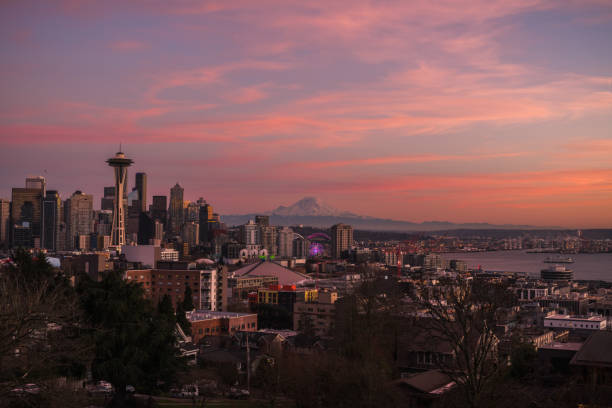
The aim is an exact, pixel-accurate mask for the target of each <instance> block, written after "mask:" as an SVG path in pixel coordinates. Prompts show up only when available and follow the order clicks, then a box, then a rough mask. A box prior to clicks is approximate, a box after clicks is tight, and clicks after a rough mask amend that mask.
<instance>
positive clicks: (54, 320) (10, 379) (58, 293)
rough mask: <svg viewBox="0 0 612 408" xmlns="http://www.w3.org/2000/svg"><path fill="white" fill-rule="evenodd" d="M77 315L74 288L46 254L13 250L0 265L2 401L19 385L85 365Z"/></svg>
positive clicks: (51, 378)
mask: <svg viewBox="0 0 612 408" xmlns="http://www.w3.org/2000/svg"><path fill="white" fill-rule="evenodd" d="M79 316H80V313H79V307H78V303H77V299H76V296H75V294H74V291H73V288H72V287H70V285H69V284H68V282H67V281H66V280H65V279H64V278H63V277H62V276H60V275H59V274H58V273H57V271H55V270H53V268H52V267H51V266H50V265H49V264H48V263H47V261H46V259H45V258H44V256H42V255H41V256H39V257H38V258H37V259H33V258H32V257H30V256H29V255H28V254H25V253H17V254H16V262H15V264H14V265H10V266H8V267H4V268H3V269H2V270H0V400H2V399H3V397H4V396H6V395H7V394H8V393H10V392H11V390H13V389H14V388H15V387H18V386H19V385H20V384H23V383H32V382H40V383H42V382H49V381H50V382H51V383H52V384H53V383H55V380H56V379H57V378H58V377H61V376H69V375H70V374H73V375H74V374H76V371H79V369H80V370H81V371H83V370H84V367H85V366H84V364H82V362H83V361H86V360H87V357H88V356H89V352H90V347H89V346H88V345H86V344H84V343H83V342H82V341H81V338H80V336H79Z"/></svg>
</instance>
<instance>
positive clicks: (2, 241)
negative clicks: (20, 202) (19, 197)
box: [0, 198, 11, 247]
mask: <svg viewBox="0 0 612 408" xmlns="http://www.w3.org/2000/svg"><path fill="white" fill-rule="evenodd" d="M10 225H11V202H10V201H9V200H5V199H3V198H0V247H7V246H8V245H9V238H10V236H9V232H10Z"/></svg>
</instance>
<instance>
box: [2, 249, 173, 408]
mask: <svg viewBox="0 0 612 408" xmlns="http://www.w3.org/2000/svg"><path fill="white" fill-rule="evenodd" d="M13 259H14V263H13V264H11V265H8V266H6V267H4V268H3V269H2V270H1V271H0V401H1V402H0V405H3V406H22V405H24V404H26V405H28V406H49V407H54V406H64V407H70V406H85V405H87V404H86V401H87V399H86V395H85V393H83V392H78V391H79V390H78V389H77V390H74V389H72V390H71V389H67V388H66V387H61V386H60V384H62V383H69V384H75V383H77V384H78V383H80V382H82V381H84V380H85V379H86V378H87V376H88V375H91V378H92V379H93V381H94V382H96V381H98V380H105V381H107V382H110V383H111V384H112V385H113V388H114V390H115V392H114V394H113V399H112V401H111V402H110V405H111V406H118V407H120V406H125V405H126V404H127V403H128V395H127V392H126V387H127V386H128V385H130V386H132V387H134V388H135V389H136V390H138V392H140V393H156V392H159V391H163V390H167V389H169V387H170V386H172V385H173V382H174V380H175V378H176V376H177V374H178V373H179V372H180V371H181V370H182V369H183V367H184V366H185V365H184V362H183V361H182V360H181V359H180V358H179V356H178V355H179V354H178V350H177V348H176V337H175V325H176V322H177V318H176V315H175V313H174V310H173V309H172V305H171V303H170V304H169V305H168V302H167V301H166V302H161V303H160V304H159V305H153V304H152V303H151V302H150V301H149V300H147V299H145V298H144V296H143V295H144V293H143V289H142V287H141V286H140V285H139V284H136V283H130V282H126V281H125V280H124V279H123V276H122V274H121V273H119V272H111V273H109V274H108V275H106V276H105V277H104V278H103V279H102V280H101V281H99V282H98V281H93V280H91V279H90V278H89V277H88V276H87V275H80V276H73V277H66V276H64V275H63V274H61V273H60V272H59V271H58V270H56V269H54V268H52V267H51V266H50V265H49V263H48V262H47V261H46V259H45V257H44V255H43V254H38V255H36V256H35V257H32V256H31V255H30V254H29V253H27V252H25V251H17V252H16V253H15V254H14V257H13ZM24 384H35V385H36V392H25V393H23V392H21V393H20V392H19V391H20V390H21V389H22V388H23V385H24ZM73 391H77V392H73ZM16 396H18V397H19V398H15V397H16Z"/></svg>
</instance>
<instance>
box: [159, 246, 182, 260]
mask: <svg viewBox="0 0 612 408" xmlns="http://www.w3.org/2000/svg"><path fill="white" fill-rule="evenodd" d="M159 259H161V260H162V261H178V260H179V253H178V251H177V250H176V249H170V248H164V249H162V250H161V252H160V254H159Z"/></svg>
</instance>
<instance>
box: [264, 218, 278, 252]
mask: <svg viewBox="0 0 612 408" xmlns="http://www.w3.org/2000/svg"><path fill="white" fill-rule="evenodd" d="M276 238H277V237H276V227H275V226H273V225H263V226H260V227H259V240H260V244H261V246H262V248H263V249H265V250H267V251H268V255H276V251H277V249H278V248H277V246H276Z"/></svg>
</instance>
